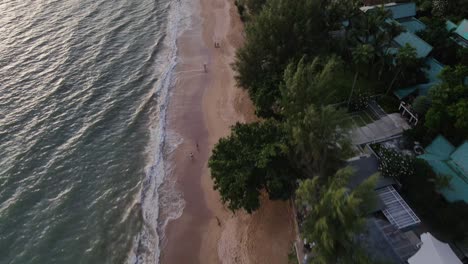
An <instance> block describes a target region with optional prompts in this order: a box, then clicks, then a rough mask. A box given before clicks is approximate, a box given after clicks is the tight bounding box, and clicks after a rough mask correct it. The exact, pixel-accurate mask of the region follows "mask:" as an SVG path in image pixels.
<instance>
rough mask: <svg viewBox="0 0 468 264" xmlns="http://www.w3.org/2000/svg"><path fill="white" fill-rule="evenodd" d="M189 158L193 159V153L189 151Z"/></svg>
mask: <svg viewBox="0 0 468 264" xmlns="http://www.w3.org/2000/svg"><path fill="white" fill-rule="evenodd" d="M190 159H191V160H193V153H192V152H190Z"/></svg>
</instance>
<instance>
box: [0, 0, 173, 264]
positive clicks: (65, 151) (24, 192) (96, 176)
mask: <svg viewBox="0 0 468 264" xmlns="http://www.w3.org/2000/svg"><path fill="white" fill-rule="evenodd" d="M172 8H173V6H172V5H171V2H170V1H169V0H138V1H132V0H112V1H111V0H61V1H58V0H55V1H51V0H48V1H35V0H24V1H17V0H7V1H1V2H0V263H123V262H126V261H127V260H128V259H130V261H129V262H136V261H137V259H139V260H140V261H138V262H141V263H143V262H145V263H149V262H157V256H158V248H157V246H158V238H159V235H158V234H157V233H156V225H157V224H156V223H154V221H155V219H156V218H157V212H158V210H157V209H158V196H157V188H158V186H159V184H160V182H161V177H162V176H161V175H160V173H162V172H161V168H163V167H162V165H163V164H162V162H163V160H162V154H160V153H161V152H160V151H161V149H162V147H163V139H164V130H163V127H162V126H163V125H164V113H165V112H164V111H165V104H166V99H167V94H166V92H167V87H168V86H167V83H168V82H167V78H168V73H169V72H170V69H171V67H173V61H172V62H171V59H173V54H174V50H173V49H174V47H173V46H171V45H172V44H171V43H170V41H171V39H170V38H169V35H168V34H169V32H168V29H170V28H169V26H170V25H169V22H170V20H169V18H168V14H169V12H170V10H171V9H172ZM171 63H172V64H171ZM129 256H130V258H129Z"/></svg>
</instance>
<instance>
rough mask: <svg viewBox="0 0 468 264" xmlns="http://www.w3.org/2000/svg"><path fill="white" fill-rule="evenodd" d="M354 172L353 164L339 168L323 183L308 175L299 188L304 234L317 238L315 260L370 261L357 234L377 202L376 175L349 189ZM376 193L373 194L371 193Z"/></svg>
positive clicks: (323, 262) (328, 263) (327, 262)
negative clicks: (347, 185) (349, 181)
mask: <svg viewBox="0 0 468 264" xmlns="http://www.w3.org/2000/svg"><path fill="white" fill-rule="evenodd" d="M352 175H353V170H352V169H351V168H350V167H347V168H344V169H340V170H338V171H337V172H336V174H335V175H334V176H333V177H330V179H329V181H328V182H326V183H325V186H323V187H322V182H321V180H320V178H314V179H307V180H305V181H303V182H301V183H300V185H299V188H298V189H297V191H296V204H297V206H298V208H300V209H302V210H303V211H304V212H305V219H304V222H303V226H302V227H303V232H302V235H303V236H304V238H305V239H307V241H309V242H314V243H315V247H314V249H315V250H314V252H315V253H316V255H314V258H313V259H312V261H313V262H314V263H320V264H332V263H344V264H346V263H350V264H351V263H367V262H368V258H367V256H365V254H362V253H363V252H362V251H361V250H359V248H360V247H359V245H357V243H356V235H357V234H358V233H360V232H362V231H363V228H364V222H365V218H364V217H365V216H366V215H367V214H368V213H369V208H371V207H372V204H374V203H375V196H374V195H375V193H374V192H373V190H374V188H375V184H376V180H377V176H373V177H371V178H369V179H368V180H366V181H365V182H363V183H362V184H361V185H360V186H358V187H357V188H356V189H355V190H351V191H348V189H347V188H346V183H347V181H348V179H349V177H351V176H352ZM372 194H374V195H372Z"/></svg>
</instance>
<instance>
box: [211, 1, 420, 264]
mask: <svg viewBox="0 0 468 264" xmlns="http://www.w3.org/2000/svg"><path fill="white" fill-rule="evenodd" d="M261 2H262V1H259V2H258V3H261ZM359 2H360V1H349V0H342V1H328V0H267V1H266V3H265V4H264V5H262V6H258V5H256V4H258V3H255V1H254V0H244V1H237V3H236V5H237V6H238V9H239V12H240V13H241V15H243V16H244V18H248V19H247V20H248V21H247V22H246V23H247V25H246V41H245V45H244V47H242V48H241V49H239V50H238V51H237V56H236V61H235V63H234V69H235V71H236V73H237V75H236V80H237V84H238V85H239V86H240V87H242V88H243V89H246V90H247V91H248V93H249V95H250V98H251V99H252V101H253V103H254V105H255V107H256V113H257V115H258V116H260V117H262V118H263V119H262V121H259V122H256V123H252V124H236V125H235V126H233V127H232V133H231V135H230V136H229V137H226V138H223V139H221V140H220V141H219V142H218V143H217V144H216V146H215V148H214V150H213V153H212V156H211V158H210V160H209V167H210V169H211V174H212V178H213V180H214V183H215V186H214V188H215V189H217V190H219V192H220V194H221V199H222V201H223V202H224V203H225V204H226V205H227V206H228V207H229V208H230V209H231V210H238V209H244V210H246V211H247V212H249V213H250V212H253V211H254V210H256V209H257V208H258V207H259V206H260V200H259V197H260V195H261V193H262V191H264V192H266V193H267V194H268V196H269V198H270V199H282V200H286V199H289V198H290V197H292V195H293V194H294V193H295V192H296V190H297V198H298V199H297V203H298V209H299V210H300V211H302V212H304V213H305V215H304V221H305V224H304V226H303V228H304V230H303V231H302V232H303V234H304V236H305V237H307V238H308V240H309V241H317V242H318V243H319V244H320V245H318V248H319V250H318V251H317V252H316V254H317V255H316V257H315V258H314V259H315V260H314V261H316V262H317V263H335V262H340V263H357V262H356V261H358V262H359V263H371V262H372V261H371V260H369V259H368V258H367V256H366V254H364V251H362V250H361V249H360V248H359V246H358V245H356V241H355V236H356V234H357V233H359V232H362V231H363V219H364V217H365V215H366V214H367V213H368V211H367V210H365V208H369V207H370V206H371V203H372V200H373V199H372V196H373V195H374V192H373V191H372V189H373V186H374V183H375V178H372V179H371V180H369V181H366V182H365V183H363V184H362V185H361V186H360V187H358V189H356V190H354V191H352V192H348V190H347V188H346V183H347V179H348V178H349V177H351V176H352V174H353V171H352V170H351V169H349V168H344V169H342V168H343V167H344V164H345V163H344V160H346V159H347V158H349V157H350V156H351V155H352V147H351V143H350V139H349V130H350V128H351V119H350V117H349V115H348V113H349V111H354V110H361V108H362V107H365V106H366V103H367V102H366V100H367V98H369V94H375V93H377V92H380V93H384V92H389V91H391V90H392V89H393V86H398V85H400V84H401V83H402V82H412V81H414V80H413V79H415V78H418V76H419V75H418V74H420V73H421V71H420V70H421V69H420V67H419V66H420V61H419V60H418V59H417V58H416V56H415V52H414V50H413V49H412V48H411V47H408V48H404V49H402V51H400V52H398V53H397V54H396V59H395V58H392V57H390V56H388V54H389V52H388V50H389V48H390V44H391V41H392V39H393V38H394V37H395V36H396V35H398V34H399V33H401V28H399V27H398V26H396V25H395V24H392V23H390V24H388V23H387V22H386V21H387V20H388V18H389V13H388V12H386V11H384V10H383V9H379V10H378V12H369V13H367V14H364V13H362V12H361V11H360V10H359ZM345 22H347V23H345ZM382 28H388V30H385V31H382V30H381V29H382ZM402 69H403V70H404V71H402ZM414 76H415V77H414ZM364 99H366V100H364ZM341 213H342V214H341Z"/></svg>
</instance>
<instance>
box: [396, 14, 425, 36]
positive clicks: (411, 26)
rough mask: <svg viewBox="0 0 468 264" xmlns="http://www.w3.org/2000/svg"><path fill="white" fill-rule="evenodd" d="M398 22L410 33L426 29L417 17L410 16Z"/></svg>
mask: <svg viewBox="0 0 468 264" xmlns="http://www.w3.org/2000/svg"><path fill="white" fill-rule="evenodd" d="M400 24H401V25H402V26H403V27H404V28H405V29H406V31H408V32H411V33H416V32H419V31H423V30H425V29H426V25H425V24H424V23H423V22H421V21H419V20H418V19H416V18H414V17H411V18H408V19H404V20H401V21H400Z"/></svg>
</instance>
